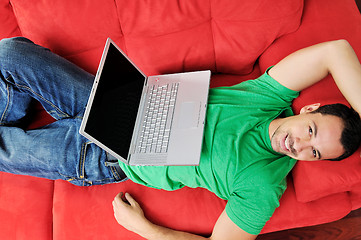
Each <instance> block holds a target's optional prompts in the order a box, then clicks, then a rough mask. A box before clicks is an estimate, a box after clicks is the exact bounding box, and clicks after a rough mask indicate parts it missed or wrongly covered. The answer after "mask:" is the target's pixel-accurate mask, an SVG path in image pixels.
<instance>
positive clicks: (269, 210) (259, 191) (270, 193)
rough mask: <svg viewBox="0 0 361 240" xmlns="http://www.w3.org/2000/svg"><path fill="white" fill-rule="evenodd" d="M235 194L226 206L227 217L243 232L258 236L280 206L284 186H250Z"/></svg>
mask: <svg viewBox="0 0 361 240" xmlns="http://www.w3.org/2000/svg"><path fill="white" fill-rule="evenodd" d="M249 186H250V188H248V189H242V191H241V192H239V193H233V194H232V195H231V197H230V198H229V199H228V203H227V205H226V213H227V216H228V217H229V218H230V219H231V220H232V222H234V223H235V224H236V225H237V226H238V227H240V228H241V229H242V230H244V231H246V232H248V233H250V234H254V235H257V234H259V233H260V232H261V230H262V228H263V227H264V225H265V224H266V222H267V221H268V220H269V219H270V218H271V216H272V215H273V213H274V211H275V209H276V208H277V207H278V206H279V199H280V198H281V196H282V194H283V193H284V191H285V187H284V186H283V185H276V186H274V185H264V184H262V185H253V186H251V185H249Z"/></svg>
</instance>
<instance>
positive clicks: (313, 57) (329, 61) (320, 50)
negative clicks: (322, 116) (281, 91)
mask: <svg viewBox="0 0 361 240" xmlns="http://www.w3.org/2000/svg"><path fill="white" fill-rule="evenodd" d="M269 74H270V76H271V77H273V78H274V79H275V80H276V81H278V82H279V83H281V84H282V85H284V86H285V87H287V88H290V89H292V90H296V91H301V90H303V89H305V88H307V87H309V86H311V85H313V84H315V83H316V82H318V81H320V80H322V79H323V78H324V77H326V76H327V75H328V74H331V75H332V77H333V79H334V80H335V83H336V84H337V86H338V88H339V89H340V91H341V92H342V94H343V95H344V97H345V98H346V99H347V101H348V102H349V103H350V104H351V106H352V107H353V108H354V109H355V110H356V111H357V112H358V113H359V114H360V115H361V94H360V93H361V65H360V62H359V60H358V58H357V56H356V54H355V52H354V50H353V49H352V47H351V45H350V44H349V43H348V42H347V41H346V40H337V41H330V42H325V43H320V44H317V45H314V46H311V47H308V48H304V49H301V50H299V51H296V52H295V53H293V54H291V55H289V56H287V57H286V58H284V59H283V60H282V61H280V62H279V63H278V64H276V65H275V66H274V67H273V68H272V69H271V70H270V71H269Z"/></svg>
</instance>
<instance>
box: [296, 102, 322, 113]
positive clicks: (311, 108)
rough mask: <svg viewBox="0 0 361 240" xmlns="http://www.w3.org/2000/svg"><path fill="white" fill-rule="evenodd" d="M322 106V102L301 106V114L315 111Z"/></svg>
mask: <svg viewBox="0 0 361 240" xmlns="http://www.w3.org/2000/svg"><path fill="white" fill-rule="evenodd" d="M320 106H321V103H314V104H310V105H306V106H304V107H303V108H301V111H300V114H301V113H308V112H312V111H315V110H316V109H318V108H319V107H320Z"/></svg>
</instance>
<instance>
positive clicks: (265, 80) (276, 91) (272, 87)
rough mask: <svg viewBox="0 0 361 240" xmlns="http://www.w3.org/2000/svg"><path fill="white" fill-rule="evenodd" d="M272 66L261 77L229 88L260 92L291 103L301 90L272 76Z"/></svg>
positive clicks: (264, 95) (265, 95) (265, 96)
mask: <svg viewBox="0 0 361 240" xmlns="http://www.w3.org/2000/svg"><path fill="white" fill-rule="evenodd" d="M271 68H272V67H269V68H268V69H267V70H266V72H265V73H264V74H263V75H261V76H260V77H259V78H257V79H254V80H248V81H244V82H242V83H239V84H236V85H234V86H231V87H229V89H234V90H241V91H243V92H247V93H250V94H252V93H254V94H260V95H262V96H263V97H264V98H267V97H269V98H271V99H273V100H281V101H283V102H285V103H286V104H290V103H291V102H292V101H293V99H295V98H297V97H298V96H299V92H298V91H294V90H292V89H289V88H287V87H285V86H283V85H282V84H280V83H279V82H277V81H276V80H275V79H274V78H272V77H271V76H270V75H269V74H268V70H269V69H271ZM265 103H266V102H265Z"/></svg>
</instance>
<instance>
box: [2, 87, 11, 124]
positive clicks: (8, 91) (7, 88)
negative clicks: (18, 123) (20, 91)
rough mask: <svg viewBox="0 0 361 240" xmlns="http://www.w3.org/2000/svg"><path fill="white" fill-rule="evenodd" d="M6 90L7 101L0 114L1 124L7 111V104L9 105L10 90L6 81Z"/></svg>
mask: <svg viewBox="0 0 361 240" xmlns="http://www.w3.org/2000/svg"><path fill="white" fill-rule="evenodd" d="M6 92H7V103H6V107H5V109H4V112H3V114H2V115H1V119H0V123H1V124H3V121H4V119H5V117H6V114H7V112H8V109H9V105H10V90H9V84H7V83H6Z"/></svg>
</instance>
